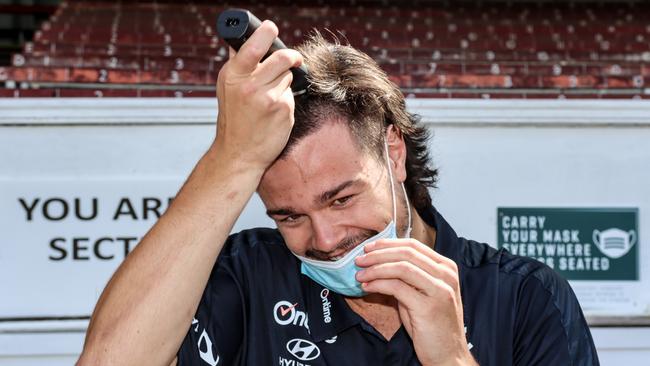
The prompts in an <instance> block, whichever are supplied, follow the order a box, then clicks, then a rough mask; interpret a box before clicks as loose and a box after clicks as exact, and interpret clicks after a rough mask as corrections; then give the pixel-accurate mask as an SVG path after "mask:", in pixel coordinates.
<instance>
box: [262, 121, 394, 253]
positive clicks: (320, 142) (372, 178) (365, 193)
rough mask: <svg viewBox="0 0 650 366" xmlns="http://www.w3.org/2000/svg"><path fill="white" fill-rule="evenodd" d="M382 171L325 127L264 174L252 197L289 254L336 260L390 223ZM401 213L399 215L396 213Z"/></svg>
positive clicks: (346, 136)
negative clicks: (274, 226)
mask: <svg viewBox="0 0 650 366" xmlns="http://www.w3.org/2000/svg"><path fill="white" fill-rule="evenodd" d="M390 192H391V191H390V181H389V179H388V169H387V167H386V165H385V164H381V163H379V162H378V161H377V158H376V157H374V156H373V155H371V154H370V153H364V152H362V150H361V149H360V148H359V147H358V145H357V143H356V141H355V140H354V137H353V136H352V135H351V134H350V132H349V130H348V128H347V126H346V125H345V124H344V123H341V122H327V123H326V124H325V125H324V126H323V127H321V128H320V129H319V130H318V131H317V132H315V133H313V134H311V135H309V136H307V137H305V138H303V139H302V140H301V141H300V142H298V143H297V144H296V145H295V146H294V148H293V150H292V151H291V152H290V153H289V154H288V155H287V156H285V157H284V158H283V159H280V160H278V161H276V162H275V163H274V164H273V165H272V166H271V167H270V168H269V169H268V170H267V171H266V173H265V174H264V176H263V177H262V181H261V182H260V185H259V188H258V193H259V195H260V197H261V198H262V201H263V202H264V204H265V205H266V208H267V212H268V213H269V216H270V217H271V218H272V219H274V220H275V222H276V224H277V226H278V229H279V230H280V233H281V234H282V236H283V237H284V240H285V241H286V243H287V246H288V247H289V249H290V250H291V251H292V252H294V253H295V254H298V255H301V256H307V257H311V258H314V259H320V260H336V259H338V258H339V257H341V256H342V255H344V254H345V253H347V252H348V251H349V250H351V249H352V248H354V247H355V246H356V245H358V244H360V243H361V242H362V241H364V240H365V239H367V238H369V237H371V236H373V235H375V234H376V233H378V232H380V231H381V230H383V229H384V228H385V227H386V225H387V224H388V223H389V222H390V221H391V220H392V219H393V207H392V199H391V193H390ZM400 211H401V210H400Z"/></svg>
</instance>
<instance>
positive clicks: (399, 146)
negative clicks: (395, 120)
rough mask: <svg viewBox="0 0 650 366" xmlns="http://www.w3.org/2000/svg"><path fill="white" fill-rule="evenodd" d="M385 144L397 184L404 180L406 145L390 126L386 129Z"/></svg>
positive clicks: (396, 131) (395, 129)
mask: <svg viewBox="0 0 650 366" xmlns="http://www.w3.org/2000/svg"><path fill="white" fill-rule="evenodd" d="M386 143H387V144H388V158H389V159H390V163H391V168H392V169H393V174H394V176H395V178H396V179H397V181H398V182H400V183H401V182H404V181H405V180H406V143H405V142H404V136H402V133H401V132H400V131H399V130H398V129H397V128H396V127H395V126H394V125H392V124H391V125H389V126H388V127H387V128H386Z"/></svg>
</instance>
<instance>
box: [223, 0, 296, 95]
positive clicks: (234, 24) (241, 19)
mask: <svg viewBox="0 0 650 366" xmlns="http://www.w3.org/2000/svg"><path fill="white" fill-rule="evenodd" d="M261 24H262V22H261V21H260V20H259V19H258V18H257V17H256V16H255V15H253V13H251V12H250V11H248V10H246V9H228V10H224V11H223V12H222V13H221V14H219V17H218V18H217V33H218V34H219V37H221V38H222V39H223V40H224V41H226V43H228V44H229V45H230V46H231V47H232V48H234V49H235V50H236V51H239V48H240V47H241V46H242V45H243V44H244V42H246V40H248V38H249V37H250V36H251V35H252V34H253V32H255V30H256V29H257V28H259V26H260V25H261ZM283 48H287V46H285V45H284V43H283V42H282V41H281V40H280V38H277V37H276V38H275V40H273V44H272V45H271V48H270V49H269V52H268V53H267V54H266V56H264V58H263V59H265V58H267V57H269V56H270V55H271V53H273V52H275V51H277V50H281V49H283ZM291 73H292V74H293V81H292V82H291V90H292V91H293V95H301V94H304V93H305V92H306V91H307V87H308V82H307V68H306V67H305V65H300V67H293V68H291Z"/></svg>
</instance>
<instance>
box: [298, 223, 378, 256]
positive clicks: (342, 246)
mask: <svg viewBox="0 0 650 366" xmlns="http://www.w3.org/2000/svg"><path fill="white" fill-rule="evenodd" d="M374 235H377V232H376V231H372V230H366V231H364V232H362V233H361V234H358V235H355V236H351V237H348V238H345V239H343V240H341V242H340V243H339V244H338V245H337V246H336V248H335V249H334V250H332V251H330V252H323V251H320V250H314V249H311V250H308V251H307V252H306V253H305V256H306V257H310V258H313V259H317V260H321V261H331V262H334V261H337V260H339V259H341V258H343V257H345V255H346V254H348V253H349V252H350V251H351V250H353V249H354V248H356V247H357V246H359V245H360V244H361V243H363V242H364V241H366V240H368V238H371V237H373V236H374ZM332 254H334V255H332Z"/></svg>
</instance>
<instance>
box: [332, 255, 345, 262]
mask: <svg viewBox="0 0 650 366" xmlns="http://www.w3.org/2000/svg"><path fill="white" fill-rule="evenodd" d="M341 258H343V256H342V255H339V256H336V257H330V260H331V261H337V260H339V259H341Z"/></svg>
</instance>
